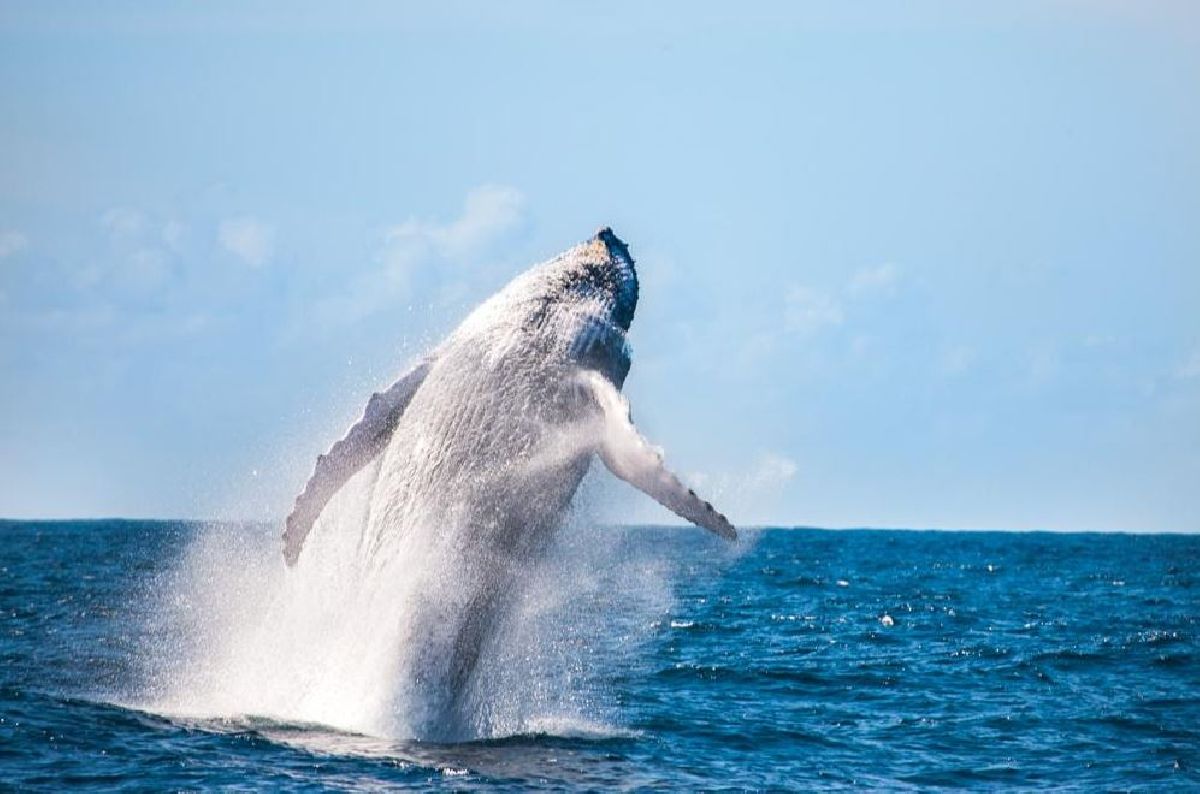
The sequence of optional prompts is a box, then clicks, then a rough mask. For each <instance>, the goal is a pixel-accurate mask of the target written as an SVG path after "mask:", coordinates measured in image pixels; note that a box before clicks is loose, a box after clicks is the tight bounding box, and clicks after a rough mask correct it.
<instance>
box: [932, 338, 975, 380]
mask: <svg viewBox="0 0 1200 794" xmlns="http://www.w3.org/2000/svg"><path fill="white" fill-rule="evenodd" d="M974 362H975V349H974V348H972V347H970V346H968V345H951V346H949V347H947V348H945V349H943V350H942V352H941V355H940V356H938V362H937V371H938V373H939V374H941V375H943V376H947V377H949V376H954V375H961V374H962V373H964V372H966V371H967V370H968V369H970V368H971V364H973V363H974Z"/></svg>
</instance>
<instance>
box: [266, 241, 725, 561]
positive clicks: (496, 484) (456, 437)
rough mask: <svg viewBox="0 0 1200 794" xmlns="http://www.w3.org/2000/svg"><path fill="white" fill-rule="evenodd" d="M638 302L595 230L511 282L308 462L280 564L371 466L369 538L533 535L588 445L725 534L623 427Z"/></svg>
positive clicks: (716, 516) (488, 539) (625, 258)
mask: <svg viewBox="0 0 1200 794" xmlns="http://www.w3.org/2000/svg"><path fill="white" fill-rule="evenodd" d="M637 299H638V280H637V273H636V270H635V268H634V260H633V258H632V257H631V256H630V254H629V249H628V247H627V246H626V245H625V243H623V242H622V241H621V240H620V239H618V238H617V236H616V235H615V234H614V233H613V232H612V230H611V229H609V228H607V227H605V228H603V229H601V230H600V231H599V232H597V233H596V235H595V236H594V237H592V238H591V239H590V240H587V241H586V242H584V243H581V244H579V245H576V246H575V247H573V248H571V249H569V250H567V251H566V252H564V253H562V254H560V255H559V256H557V257H555V258H554V259H552V260H550V261H548V262H545V263H543V264H540V265H537V266H535V267H533V268H531V269H530V270H528V271H526V272H525V273H523V274H521V275H520V276H518V277H517V278H515V279H514V280H513V281H512V282H510V283H509V284H508V285H507V286H506V287H505V288H504V289H502V290H501V291H500V292H498V293H497V294H495V295H493V296H492V297H491V298H490V299H488V300H487V301H485V302H484V303H483V304H482V305H480V306H479V307H478V308H477V309H475V310H474V312H472V313H471V314H470V315H469V316H468V317H467V319H466V320H465V321H464V322H463V323H462V324H461V325H460V326H459V327H458V328H457V329H456V330H454V331H453V332H452V333H451V334H450V336H449V337H447V338H446V339H445V340H444V341H443V342H442V343H440V344H439V345H437V347H435V348H434V349H433V350H432V351H431V352H430V353H429V354H428V355H426V356H425V357H424V358H422V359H421V360H420V361H419V362H418V363H417V364H416V365H415V366H413V367H412V368H411V369H410V370H409V371H408V372H406V373H404V374H403V375H402V376H401V377H400V378H399V379H398V380H397V381H396V382H395V383H394V384H393V385H392V386H390V387H389V388H388V389H386V390H384V391H382V392H378V393H376V394H374V395H372V397H371V398H370V400H369V401H368V402H367V406H366V409H365V411H364V412H363V415H362V418H361V419H359V420H358V422H356V423H355V424H354V425H353V426H352V427H351V428H350V429H349V431H348V432H347V433H346V434H345V436H344V437H343V438H342V439H341V440H339V441H338V442H337V443H335V444H334V445H333V446H332V447H331V448H330V449H329V451H328V452H327V453H326V454H324V455H320V456H319V457H318V458H317V463H316V468H315V470H314V472H313V474H312V476H311V477H310V478H309V480H308V483H307V484H306V485H305V487H304V490H303V491H302V492H301V493H300V495H299V496H298V497H297V499H296V503H295V506H294V508H293V509H292V511H291V514H290V515H289V516H288V517H287V522H286V530H285V532H284V534H283V539H284V550H283V553H284V557H285V559H286V560H287V562H288V564H289V565H292V564H295V563H296V561H297V559H298V558H299V556H300V551H301V548H302V547H303V544H304V541H305V538H306V537H307V536H308V534H309V533H310V531H312V530H313V528H314V526H315V525H316V524H317V520H318V518H319V517H320V515H321V512H322V510H323V509H324V508H325V506H326V505H327V504H328V502H329V500H330V499H331V498H332V497H333V496H334V495H335V494H336V493H337V492H338V490H339V489H340V488H341V487H342V486H343V485H344V484H345V483H346V482H347V481H348V480H349V479H350V478H351V477H352V476H353V475H354V474H356V473H357V472H358V471H360V470H361V469H363V468H364V467H366V466H367V465H368V464H370V463H372V462H375V463H377V464H379V471H378V474H377V477H376V482H375V484H374V488H373V492H372V495H371V510H370V514H371V523H372V524H373V525H374V526H372V527H370V528H368V534H369V535H370V537H371V540H372V542H373V544H375V545H378V544H380V543H383V542H386V536H388V535H389V534H395V533H413V532H422V531H428V532H433V533H440V534H446V533H459V534H465V536H466V537H465V538H464V539H465V540H467V541H468V542H469V541H471V540H478V541H480V542H483V543H495V542H512V543H514V544H515V545H516V546H524V545H527V544H528V543H529V542H530V541H533V542H534V545H536V541H537V540H538V538H539V536H540V535H542V534H544V533H545V532H547V531H550V530H552V529H553V527H554V526H555V525H556V524H557V522H558V521H559V520H560V514H561V513H562V511H563V510H564V509H565V508H566V507H567V504H568V503H569V501H570V498H571V496H572V494H573V493H574V491H575V489H576V488H577V486H578V485H579V481H580V480H581V479H582V476H583V474H584V473H585V472H586V469H587V465H588V463H589V462H590V460H591V458H592V457H593V456H598V457H599V459H600V460H601V461H602V462H603V463H604V465H605V466H607V467H608V469H609V470H610V471H611V472H612V473H613V474H614V475H616V476H617V477H619V478H620V479H622V480H624V481H625V482H627V483H629V484H630V485H632V486H634V487H635V488H638V489H639V490H641V491H643V492H644V493H646V494H647V495H649V496H650V497H651V498H653V499H655V500H656V501H658V502H659V503H660V504H662V505H663V506H665V507H666V508H668V509H669V510H671V511H672V512H674V513H675V514H676V515H678V516H680V517H682V518H685V519H687V520H688V521H690V522H692V523H694V524H696V525H698V526H701V527H704V528H706V529H708V530H711V531H712V532H715V533H716V534H718V535H720V536H721V537H724V538H728V539H730V540H733V539H735V538H736V532H735V530H734V527H733V525H732V524H730V522H729V521H728V519H726V518H725V516H723V515H722V514H721V513H719V512H717V511H716V510H715V509H714V508H713V507H712V505H711V504H709V503H708V502H706V501H704V500H703V499H701V498H700V497H698V496H697V495H696V494H695V492H694V491H692V490H690V489H689V488H687V487H686V486H684V485H683V484H682V483H681V482H680V481H679V479H678V478H677V477H676V476H675V475H674V474H672V473H671V472H670V471H669V470H668V469H667V468H666V466H665V465H664V462H663V459H662V455H661V454H660V452H659V451H658V450H657V449H656V448H655V447H654V446H653V445H651V444H650V443H649V442H648V441H646V439H645V438H643V437H642V435H641V434H640V433H639V432H638V430H637V428H636V427H635V426H634V425H633V423H632V420H631V418H630V411H629V404H628V402H627V401H626V400H625V398H624V396H623V395H621V393H620V388H621V386H622V384H623V382H624V379H625V376H626V374H627V372H628V370H629V363H630V359H629V346H628V344H627V341H626V333H627V331H628V330H629V327H630V324H631V323H632V321H633V315H634V310H635V309H636V306H637ZM422 525H426V526H422ZM473 534H477V535H478V536H479V537H478V538H472V537H471V535H473Z"/></svg>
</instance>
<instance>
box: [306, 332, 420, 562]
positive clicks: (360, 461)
mask: <svg viewBox="0 0 1200 794" xmlns="http://www.w3.org/2000/svg"><path fill="white" fill-rule="evenodd" d="M433 360H434V359H433V357H432V356H430V357H426V358H424V359H422V360H421V361H420V362H418V363H417V365H416V366H415V367H413V368H412V369H411V370H409V371H408V372H406V373H404V375H402V376H401V377H400V379H399V380H397V381H396V382H395V383H393V384H392V385H391V386H390V387H389V388H388V389H387V390H386V391H382V392H376V393H375V394H373V395H371V399H370V400H369V401H368V402H367V408H366V410H365V411H363V415H362V419H359V420H358V421H357V422H356V423H355V424H354V426H353V427H351V428H350V430H349V431H347V433H346V435H345V436H344V437H343V438H342V439H341V440H340V441H338V442H337V443H335V444H334V445H333V446H332V447H330V448H329V451H328V452H327V453H325V454H324V455H318V456H317V466H316V469H315V470H314V471H313V474H312V476H311V477H309V478H308V482H307V483H306V484H305V486H304V490H303V491H302V492H301V493H300V495H299V496H297V497H296V504H295V506H294V507H293V508H292V512H291V514H290V515H288V517H287V522H286V525H285V529H284V532H283V558H284V559H285V560H287V564H288V565H294V564H295V563H296V560H297V559H298V558H299V556H300V547H301V546H302V545H303V544H304V538H305V537H306V536H307V535H308V533H309V531H310V530H311V529H312V528H313V524H315V523H316V522H317V518H318V517H319V516H320V515H321V511H322V510H324V509H325V505H326V504H328V502H329V500H330V499H332V498H333V495H334V494H336V493H337V492H338V490H339V489H340V488H341V487H342V486H343V485H345V484H346V481H347V480H349V479H350V478H351V477H353V476H354V475H355V474H356V473H357V472H358V471H359V469H361V468H362V467H364V466H366V465H367V464H368V463H369V462H370V461H371V460H372V459H373V458H374V457H375V456H376V455H378V454H379V453H381V452H382V451H383V449H384V447H386V446H387V442H388V440H389V439H390V438H391V436H392V431H393V430H394V429H395V428H396V423H397V422H398V421H400V417H401V415H402V414H403V413H404V409H405V408H407V407H408V404H409V403H410V402H411V401H412V398H413V395H414V394H416V393H417V389H419V388H420V386H421V383H422V382H424V380H425V376H426V375H427V374H428V373H429V368H430V367H431V366H432V365H433Z"/></svg>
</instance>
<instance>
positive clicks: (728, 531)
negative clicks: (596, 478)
mask: <svg viewBox="0 0 1200 794" xmlns="http://www.w3.org/2000/svg"><path fill="white" fill-rule="evenodd" d="M588 379H589V380H590V381H591V385H592V393H593V395H594V396H595V398H596V402H597V403H598V404H599V406H600V410H601V412H602V414H603V420H604V437H603V441H602V442H601V444H600V448H599V454H600V459H601V460H602V461H604V465H605V466H607V467H608V470H609V471H611V472H612V473H613V474H615V475H616V476H617V477H620V478H621V479H622V480H624V481H625V482H627V483H629V484H630V485H632V486H633V487H634V488H637V489H638V490H639V491H641V492H643V493H644V494H646V495H647V496H649V497H650V498H651V499H653V500H654V501H656V502H658V503H659V504H660V505H662V506H663V507H665V508H667V509H668V510H670V511H671V512H672V513H674V514H675V515H677V516H679V517H680V518H686V519H687V520H688V521H691V522H692V523H693V524H696V525H697V526H701V527H704V528H705V529H707V530H709V531H710V532H714V533H716V534H718V535H720V536H721V537H723V538H725V539H726V540H737V531H736V530H735V529H734V528H733V524H730V523H729V519H727V518H725V516H723V515H721V514H720V513H718V512H717V511H716V510H715V509H714V508H713V506H712V505H711V504H709V503H708V502H706V501H704V500H703V499H701V498H700V497H699V496H696V492H695V491H693V490H692V489H690V488H688V487H687V486H686V485H684V484H683V483H682V482H680V481H679V478H678V477H676V476H675V475H674V474H673V473H671V471H670V470H669V469H667V467H666V465H665V464H664V463H663V459H662V453H660V452H659V451H658V450H657V449H656V448H655V447H654V446H653V445H651V444H650V442H649V441H647V440H646V439H645V438H643V437H642V434H641V433H639V432H638V429H637V428H636V427H634V425H633V420H632V418H630V415H629V401H628V400H626V399H625V397H624V396H623V395H622V394H621V393H620V392H619V391H617V390H616V388H615V387H614V386H613V385H612V384H611V383H610V382H609V381H608V380H606V379H605V378H603V377H602V376H600V375H599V374H598V373H594V372H593V373H589V374H588Z"/></svg>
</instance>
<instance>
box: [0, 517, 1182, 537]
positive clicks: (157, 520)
mask: <svg viewBox="0 0 1200 794" xmlns="http://www.w3.org/2000/svg"><path fill="white" fill-rule="evenodd" d="M79 522H92V523H105V522H108V523H114V522H127V523H144V524H264V525H265V524H279V525H281V526H282V524H283V520H282V519H260V518H194V517H193V518H179V517H176V518H164V517H137V516H86V517H80V516H73V517H61V518H53V517H39V518H13V517H8V516H0V524H70V523H79ZM602 526H606V527H611V528H618V529H669V530H680V529H695V527H693V526H692V525H690V524H659V523H634V522H621V523H605V524H602ZM737 530H738V532H739V533H741V532H743V531H744V532H761V531H764V530H782V531H794V530H800V531H805V530H807V531H817V532H964V533H965V532H972V533H980V534H984V533H989V532H991V533H1005V534H1049V535H1200V529H1056V528H1054V527H1033V528H1029V527H1023V528H1007V527H945V526H929V527H909V526H870V525H847V526H817V525H814V524H743V525H741V526H738V527H737Z"/></svg>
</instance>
